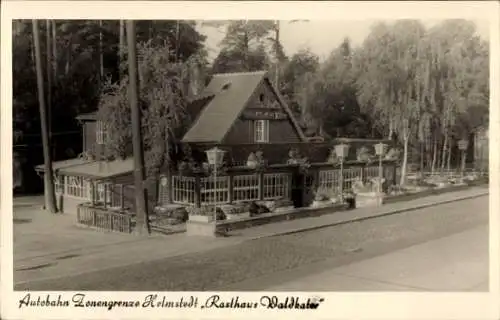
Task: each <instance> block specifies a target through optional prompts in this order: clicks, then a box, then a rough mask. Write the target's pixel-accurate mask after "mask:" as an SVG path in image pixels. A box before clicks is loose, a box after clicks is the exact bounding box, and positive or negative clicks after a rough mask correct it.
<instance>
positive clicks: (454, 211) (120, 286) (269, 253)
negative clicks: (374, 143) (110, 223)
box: [15, 196, 488, 291]
mask: <svg viewBox="0 0 500 320" xmlns="http://www.w3.org/2000/svg"><path fill="white" fill-rule="evenodd" d="M487 224H488V197H487V196H485V197H480V198H475V199H470V200H464V201H458V202H453V203H448V204H444V205H439V206H436V207H432V208H427V209H422V210H416V211H410V212H407V213H402V214H397V215H391V216H385V217H380V218H376V219H370V220H365V221H360V222H354V223H349V224H344V225H338V226H333V227H328V228H324V229H318V230H312V231H308V232H303V233H297V234H290V235H285V236H278V237H271V238H263V239H259V240H252V241H247V242H244V243H242V244H238V245H235V246H230V247H224V248H219V249H214V250H211V251H207V252H204V253H195V254H186V255H183V256H177V257H173V258H167V259H162V260H156V261H152V262H147V263H137V264H134V265H129V266H125V267H118V268H112V269H107V270H102V271H96V272H91V273H86V274H80V275H76V276H71V277H64V278H58V279H52V280H46V281H33V282H30V283H23V284H22V285H18V286H16V287H15V290H32V291H33V290H34V291H36V290H55V291H64V290H71V291H73V290H94V291H205V290H206V291H208V290H210V291H212V290H213V291H225V290H231V291H232V290H238V291H246V290H263V289H265V288H269V287H273V286H279V284H281V283H285V282H287V281H290V280H291V279H292V278H293V279H297V278H301V277H306V276H308V275H310V274H311V273H316V272H322V271H323V270H325V269H328V268H335V267H340V266H342V265H347V264H350V263H353V262H356V261H362V260H365V259H369V258H373V257H376V256H380V255H383V254H387V253H390V252H393V251H396V250H400V249H403V248H408V247H410V246H412V245H416V244H420V243H425V242H429V241H431V240H434V239H439V238H443V237H446V236H450V235H453V234H456V233H460V232H463V231H466V230H469V229H473V228H476V227H478V226H484V225H487ZM166 245H168V243H167V244H166ZM485 245H487V244H485Z"/></svg>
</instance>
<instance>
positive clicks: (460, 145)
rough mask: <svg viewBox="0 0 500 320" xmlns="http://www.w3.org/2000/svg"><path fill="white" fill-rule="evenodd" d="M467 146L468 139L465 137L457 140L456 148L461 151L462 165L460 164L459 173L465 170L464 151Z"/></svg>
mask: <svg viewBox="0 0 500 320" xmlns="http://www.w3.org/2000/svg"><path fill="white" fill-rule="evenodd" d="M468 147H469V141H468V140H467V139H461V140H460V141H458V149H460V151H461V152H462V166H461V174H462V176H463V175H464V171H465V153H466V151H467V148H468Z"/></svg>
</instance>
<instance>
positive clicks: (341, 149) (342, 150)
mask: <svg viewBox="0 0 500 320" xmlns="http://www.w3.org/2000/svg"><path fill="white" fill-rule="evenodd" d="M335 154H336V155H337V157H338V158H339V159H340V179H339V181H340V202H341V203H343V202H344V158H346V157H347V155H348V154H349V145H348V144H344V143H341V144H338V145H336V146H335Z"/></svg>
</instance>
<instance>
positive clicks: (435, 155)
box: [431, 137, 438, 172]
mask: <svg viewBox="0 0 500 320" xmlns="http://www.w3.org/2000/svg"><path fill="white" fill-rule="evenodd" d="M432 149H433V150H432V164H431V172H434V171H435V170H436V165H437V163H436V162H437V158H438V141H437V138H436V137H434V143H433V148H432Z"/></svg>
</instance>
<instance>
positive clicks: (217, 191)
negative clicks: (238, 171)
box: [200, 176, 229, 205]
mask: <svg viewBox="0 0 500 320" xmlns="http://www.w3.org/2000/svg"><path fill="white" fill-rule="evenodd" d="M200 182H201V190H200V191H201V192H200V197H201V204H202V205H205V204H223V203H227V202H228V201H229V178H228V176H223V177H217V180H215V179H214V177H208V178H201V179H200Z"/></svg>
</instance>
